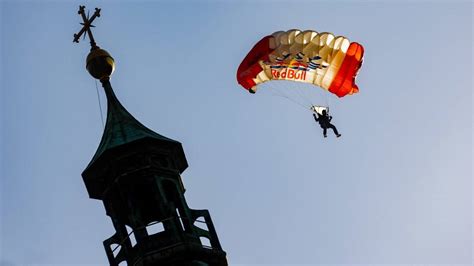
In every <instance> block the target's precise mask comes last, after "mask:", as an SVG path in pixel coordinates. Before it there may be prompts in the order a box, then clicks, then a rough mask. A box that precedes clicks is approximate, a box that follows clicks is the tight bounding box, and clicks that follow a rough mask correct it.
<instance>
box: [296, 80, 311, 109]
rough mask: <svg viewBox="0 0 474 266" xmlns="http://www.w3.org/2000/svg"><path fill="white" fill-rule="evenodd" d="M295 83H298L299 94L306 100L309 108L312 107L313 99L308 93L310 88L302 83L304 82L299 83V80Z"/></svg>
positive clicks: (297, 90)
mask: <svg viewBox="0 0 474 266" xmlns="http://www.w3.org/2000/svg"><path fill="white" fill-rule="evenodd" d="M295 85H296V88H295V90H296V92H297V94H298V96H299V97H300V98H301V99H302V100H303V101H304V102H305V104H306V105H307V107H308V108H310V107H311V99H310V98H309V97H308V94H307V91H306V90H307V89H308V88H305V84H302V83H299V82H295Z"/></svg>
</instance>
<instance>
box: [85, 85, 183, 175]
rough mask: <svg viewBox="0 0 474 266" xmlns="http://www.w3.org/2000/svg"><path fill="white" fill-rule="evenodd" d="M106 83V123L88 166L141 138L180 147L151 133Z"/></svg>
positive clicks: (163, 137) (171, 140) (172, 141)
mask: <svg viewBox="0 0 474 266" xmlns="http://www.w3.org/2000/svg"><path fill="white" fill-rule="evenodd" d="M106 83H107V84H104V90H105V94H106V96H107V122H106V124H105V129H104V133H103V135H102V139H101V140H100V144H99V147H98V148H97V151H96V152H95V155H94V157H93V158H92V160H91V162H90V163H89V165H91V164H93V163H94V162H95V161H96V160H97V158H98V157H100V156H101V155H102V154H103V153H104V152H105V151H106V150H109V149H111V148H114V147H118V146H121V145H124V144H127V143H130V142H132V141H135V140H139V139H143V138H153V139H157V140H160V141H166V142H171V143H175V144H178V145H181V143H180V142H178V141H176V140H173V139H170V138H167V137H165V136H162V135H160V134H158V133H156V132H153V131H152V130H150V129H149V128H147V127H145V126H144V125H143V124H142V123H140V122H139V121H138V120H137V119H136V118H135V117H133V116H132V115H131V114H130V113H129V112H128V111H127V110H126V109H125V108H124V107H123V105H122V104H121V103H120V102H119V100H118V99H117V97H116V96H115V93H114V91H113V90H112V86H110V82H106ZM107 85H108V86H107ZM88 167H89V166H88ZM88 167H87V168H88ZM87 168H86V169H87ZM183 170H184V169H183Z"/></svg>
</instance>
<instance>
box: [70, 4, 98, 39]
mask: <svg viewBox="0 0 474 266" xmlns="http://www.w3.org/2000/svg"><path fill="white" fill-rule="evenodd" d="M84 8H85V6H79V11H77V14H79V15H81V17H82V20H84V23H81V25H82V26H83V27H82V29H81V30H80V31H79V32H78V33H77V34H74V40H73V42H77V43H79V38H81V36H82V34H84V32H86V31H87V35H89V40H90V41H91V46H92V48H94V47H97V45H96V43H95V41H94V36H92V32H91V28H93V27H95V26H94V25H92V21H94V19H95V18H96V17H100V8H95V12H94V14H93V15H92V17H91V18H90V19H89V14H87V17H86V13H85V12H84ZM85 37H86V35H85V34H84V38H85Z"/></svg>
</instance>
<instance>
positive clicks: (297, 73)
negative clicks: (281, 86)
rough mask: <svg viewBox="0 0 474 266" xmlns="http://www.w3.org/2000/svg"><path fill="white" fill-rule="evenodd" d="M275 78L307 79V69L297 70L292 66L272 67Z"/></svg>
mask: <svg viewBox="0 0 474 266" xmlns="http://www.w3.org/2000/svg"><path fill="white" fill-rule="evenodd" d="M272 76H273V78H274V79H291V80H302V81H304V80H306V69H304V70H301V69H300V70H295V69H291V68H283V69H272Z"/></svg>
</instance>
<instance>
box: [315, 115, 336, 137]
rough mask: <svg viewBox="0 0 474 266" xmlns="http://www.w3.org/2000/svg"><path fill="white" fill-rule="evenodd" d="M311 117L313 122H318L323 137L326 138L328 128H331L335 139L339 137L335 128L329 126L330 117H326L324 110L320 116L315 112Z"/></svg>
mask: <svg viewBox="0 0 474 266" xmlns="http://www.w3.org/2000/svg"><path fill="white" fill-rule="evenodd" d="M313 117H314V120H316V122H318V123H319V125H320V126H321V128H322V129H323V135H324V137H325V138H326V137H327V135H326V132H327V129H328V128H331V129H332V130H333V131H334V134H335V135H336V137H338V138H339V137H340V136H341V134H339V132H337V128H336V127H335V126H334V125H333V124H331V120H332V116H330V115H328V113H327V112H326V110H323V111H322V114H319V113H317V112H316V113H313Z"/></svg>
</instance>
